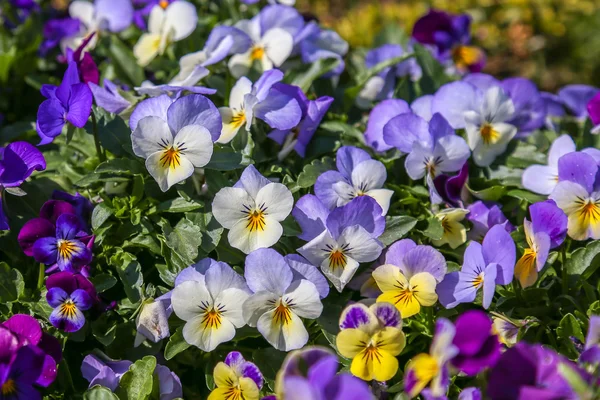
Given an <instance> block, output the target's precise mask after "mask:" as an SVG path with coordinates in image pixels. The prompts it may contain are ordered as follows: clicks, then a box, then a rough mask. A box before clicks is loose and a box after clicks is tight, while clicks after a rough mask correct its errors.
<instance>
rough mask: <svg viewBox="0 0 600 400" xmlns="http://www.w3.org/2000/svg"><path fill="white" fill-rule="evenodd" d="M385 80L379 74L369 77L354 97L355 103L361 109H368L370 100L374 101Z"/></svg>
mask: <svg viewBox="0 0 600 400" xmlns="http://www.w3.org/2000/svg"><path fill="white" fill-rule="evenodd" d="M384 85H385V80H384V79H383V78H382V77H380V76H374V77H372V78H370V79H369V80H368V81H367V83H366V84H365V86H364V87H363V88H362V90H361V91H360V93H359V94H358V96H357V97H356V105H357V106H358V107H359V108H362V109H368V108H369V107H370V106H371V102H373V101H375V99H376V98H377V95H378V94H379V93H380V92H381V90H382V89H383V86H384Z"/></svg>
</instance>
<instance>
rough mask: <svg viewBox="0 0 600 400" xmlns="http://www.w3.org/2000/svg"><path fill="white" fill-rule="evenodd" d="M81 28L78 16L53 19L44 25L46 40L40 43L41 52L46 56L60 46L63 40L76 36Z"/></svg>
mask: <svg viewBox="0 0 600 400" xmlns="http://www.w3.org/2000/svg"><path fill="white" fill-rule="evenodd" d="M79 30H80V22H79V20H78V19H76V18H62V19H51V20H49V21H48V22H46V24H45V25H44V31H43V33H44V40H43V42H42V44H41V45H40V49H39V51H40V54H41V55H42V56H45V55H46V54H48V52H49V51H50V50H52V49H53V48H55V47H56V46H58V45H59V44H60V42H61V40H63V39H65V38H68V37H71V36H75V35H76V34H77V33H78V32H79Z"/></svg>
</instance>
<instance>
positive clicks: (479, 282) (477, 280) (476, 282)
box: [471, 272, 483, 289]
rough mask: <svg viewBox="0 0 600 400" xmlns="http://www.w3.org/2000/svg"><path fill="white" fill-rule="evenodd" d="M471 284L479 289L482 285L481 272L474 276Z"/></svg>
mask: <svg viewBox="0 0 600 400" xmlns="http://www.w3.org/2000/svg"><path fill="white" fill-rule="evenodd" d="M471 284H472V285H473V286H475V287H476V288H477V289H479V288H480V287H481V285H483V272H482V273H481V274H479V275H477V276H476V277H475V279H473V281H472V282H471Z"/></svg>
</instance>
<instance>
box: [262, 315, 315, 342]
mask: <svg viewBox="0 0 600 400" xmlns="http://www.w3.org/2000/svg"><path fill="white" fill-rule="evenodd" d="M274 315H275V311H269V312H267V313H265V314H263V315H262V316H261V317H260V318H259V319H258V323H257V324H256V327H257V329H258V331H259V332H260V333H261V334H262V335H263V336H264V337H265V339H267V342H269V343H270V344H271V346H273V347H275V348H276V349H277V350H280V351H290V350H296V349H299V348H301V347H302V346H304V345H305V344H306V342H308V332H307V331H306V328H305V327H304V324H303V323H302V320H301V319H300V318H299V317H298V316H297V315H296V314H294V313H293V312H292V313H291V320H290V322H289V323H287V324H277V323H274V322H273V319H274V318H273V317H274Z"/></svg>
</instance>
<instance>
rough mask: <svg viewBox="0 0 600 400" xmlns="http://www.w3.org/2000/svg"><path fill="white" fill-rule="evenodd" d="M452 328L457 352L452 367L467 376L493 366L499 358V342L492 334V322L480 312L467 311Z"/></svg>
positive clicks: (496, 336)
mask: <svg viewBox="0 0 600 400" xmlns="http://www.w3.org/2000/svg"><path fill="white" fill-rule="evenodd" d="M454 326H455V329H456V334H455V335H454V339H453V340H452V344H453V345H454V346H456V348H457V349H458V352H457V354H456V356H454V357H453V358H452V361H451V363H452V365H453V366H454V367H455V368H457V369H458V370H459V371H461V372H463V373H465V374H467V375H469V376H473V375H476V374H478V373H479V372H480V371H482V370H484V369H485V368H489V367H492V366H494V364H495V363H496V362H497V361H498V359H499V358H500V340H499V339H498V335H496V334H494V333H493V329H492V320H490V318H489V317H488V316H487V315H486V314H485V313H484V312H482V311H478V310H469V311H466V312H464V313H463V314H461V315H460V316H459V317H458V318H457V319H456V321H455V323H454Z"/></svg>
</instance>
